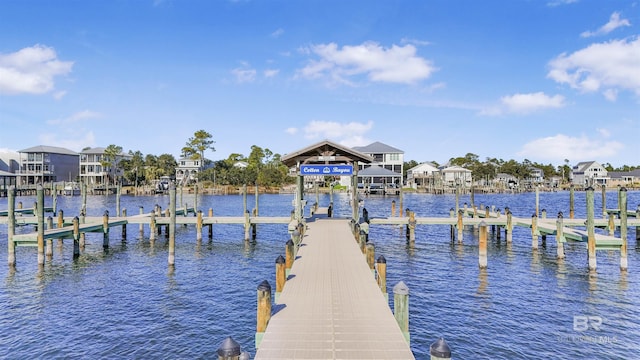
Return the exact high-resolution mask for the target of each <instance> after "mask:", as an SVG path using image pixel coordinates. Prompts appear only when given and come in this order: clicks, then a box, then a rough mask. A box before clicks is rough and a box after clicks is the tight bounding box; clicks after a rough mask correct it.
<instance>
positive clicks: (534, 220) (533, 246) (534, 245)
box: [531, 214, 540, 250]
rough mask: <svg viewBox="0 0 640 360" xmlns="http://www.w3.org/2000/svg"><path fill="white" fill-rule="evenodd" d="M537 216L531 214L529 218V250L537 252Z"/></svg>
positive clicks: (538, 232) (538, 233)
mask: <svg viewBox="0 0 640 360" xmlns="http://www.w3.org/2000/svg"><path fill="white" fill-rule="evenodd" d="M538 235H540V231H538V215H536V214H533V215H532V216H531V249H533V250H538Z"/></svg>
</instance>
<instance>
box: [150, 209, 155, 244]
mask: <svg viewBox="0 0 640 360" xmlns="http://www.w3.org/2000/svg"><path fill="white" fill-rule="evenodd" d="M155 239H156V212H155V211H153V210H151V216H149V241H153V240H155Z"/></svg>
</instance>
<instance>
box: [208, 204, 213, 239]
mask: <svg viewBox="0 0 640 360" xmlns="http://www.w3.org/2000/svg"><path fill="white" fill-rule="evenodd" d="M209 217H210V218H212V217H213V209H212V208H209ZM209 239H213V221H212V222H211V224H209Z"/></svg>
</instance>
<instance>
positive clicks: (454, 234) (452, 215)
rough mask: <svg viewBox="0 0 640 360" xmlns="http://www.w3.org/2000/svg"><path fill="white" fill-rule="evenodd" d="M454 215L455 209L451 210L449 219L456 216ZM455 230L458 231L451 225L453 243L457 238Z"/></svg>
mask: <svg viewBox="0 0 640 360" xmlns="http://www.w3.org/2000/svg"><path fill="white" fill-rule="evenodd" d="M454 214H455V212H454V209H453V208H451V209H449V217H450V218H453V217H454V216H455V215H454ZM455 229H456V227H455V225H451V234H450V237H451V242H453V241H454V240H455V238H456V230H455Z"/></svg>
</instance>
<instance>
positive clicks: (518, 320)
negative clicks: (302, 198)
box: [0, 192, 640, 359]
mask: <svg viewBox="0 0 640 360" xmlns="http://www.w3.org/2000/svg"><path fill="white" fill-rule="evenodd" d="M192 196H193V195H190V197H189V196H186V195H185V196H184V202H186V203H190V204H192V203H193V198H192ZM292 199H293V196H292V195H260V197H259V200H260V214H261V215H265V216H269V215H271V216H288V214H289V213H290V210H291V200H292ZM307 199H308V200H309V202H311V203H313V202H314V201H315V194H310V195H308V196H307ZM394 199H396V201H397V198H394V197H369V198H366V199H365V201H364V205H365V207H366V208H367V210H368V211H369V215H370V217H379V216H388V215H389V214H390V209H391V201H392V200H394ZM18 201H22V202H23V203H24V204H25V206H26V207H28V206H30V205H28V204H32V203H33V202H34V198H32V197H21V198H18ZM80 201H81V200H80V197H59V198H58V208H59V209H63V210H64V211H65V214H67V216H73V215H76V214H77V212H78V209H79V208H80ZM168 201H169V200H168V197H167V196H150V197H123V198H122V199H121V202H122V207H123V208H127V209H128V211H129V214H137V213H138V211H139V210H138V209H139V206H144V209H145V212H146V211H149V210H151V209H152V207H153V205H155V204H159V205H161V206H162V207H163V208H166V207H167V206H168ZM328 202H329V197H328V195H321V196H320V205H321V206H326V205H327V204H328ZM463 202H470V200H469V198H468V196H467V197H462V198H461V203H463ZM475 202H476V204H480V203H482V204H485V205H495V206H497V207H498V208H501V209H503V208H504V207H505V206H509V207H510V208H511V210H512V212H513V213H514V215H516V216H523V217H529V216H531V214H533V212H534V211H535V194H518V195H476V197H475ZM595 202H596V214H600V209H601V204H600V193H599V192H598V193H596V196H595ZM45 203H46V204H47V205H50V204H51V198H47V199H46V201H45ZM198 203H199V208H200V209H203V210H205V213H206V210H207V209H209V208H213V209H214V213H215V214H216V215H232V216H238V215H241V214H242V211H243V205H242V197H241V196H234V195H229V196H200V197H199V200H198ZM248 203H249V208H253V206H254V204H255V200H254V197H253V196H249V197H248ZM628 203H629V208H631V209H635V207H636V206H637V205H638V204H640V192H629V193H628ZM607 205H608V206H607V207H609V208H611V207H615V206H617V193H616V192H610V193H607ZM334 206H335V215H337V216H345V217H346V216H348V215H349V214H350V210H349V206H348V199H347V197H346V195H344V194H340V195H335V198H334ZM454 206H455V197H454V196H447V195H438V196H434V195H419V194H413V195H405V199H404V207H408V208H410V209H412V210H414V211H415V212H416V213H417V216H441V217H446V216H449V209H450V208H451V207H454ZM88 207H89V208H88V214H89V215H93V216H98V215H101V214H102V213H103V212H104V210H110V212H111V213H112V214H114V213H115V197H113V196H111V197H104V196H94V197H91V196H90V197H89V199H88ZM6 208H7V204H6V199H1V200H0V209H6ZM540 208H541V209H542V208H544V209H546V210H547V212H548V214H549V217H555V214H557V212H558V211H563V212H565V214H568V211H569V194H568V193H567V192H559V193H541V194H540ZM585 212H586V209H585V200H584V193H578V192H577V193H576V217H584V216H585ZM597 216H598V215H597ZM402 230H403V227H399V226H380V225H374V226H372V227H371V230H370V239H371V241H372V242H374V243H375V244H376V254H377V255H379V254H382V255H384V256H385V257H386V258H387V265H388V270H387V271H388V273H387V277H388V287H389V288H391V287H393V285H394V284H396V283H397V282H398V281H400V280H402V281H404V282H405V283H406V284H407V285H408V286H409V288H410V292H411V293H410V294H411V295H410V330H411V340H412V342H411V347H412V350H413V352H414V354H415V355H416V358H418V359H425V358H428V352H429V345H430V344H431V343H432V342H433V341H434V340H436V339H437V338H438V337H440V336H443V337H444V338H445V339H446V340H447V342H448V343H449V345H450V347H451V349H452V352H453V358H455V359H489V358H491V359H538V358H545V359H587V358H598V359H632V358H640V325H639V324H638V321H637V319H639V318H640V268H639V266H638V264H640V251H639V247H638V246H637V244H636V241H635V229H630V231H629V235H628V237H629V239H630V241H629V272H628V274H626V275H625V276H623V275H621V273H620V270H619V255H618V252H608V251H599V252H598V273H597V276H589V274H588V271H587V270H586V265H587V263H586V256H587V255H586V248H585V245H584V244H577V243H568V244H566V245H565V249H566V255H567V258H566V260H565V261H564V262H561V263H558V261H557V260H556V258H555V254H556V248H555V239H554V238H553V237H549V239H548V240H547V245H546V247H544V246H541V247H540V249H539V251H538V252H537V253H533V252H532V250H531V240H530V239H531V238H530V230H528V229H524V228H516V229H515V230H514V238H513V239H514V241H513V244H512V245H510V246H507V245H506V243H505V240H504V239H505V236H504V235H503V236H502V240H501V241H497V240H496V239H495V238H492V239H491V240H490V241H489V258H488V262H489V267H488V269H487V270H486V271H480V270H479V269H478V257H477V250H478V249H477V238H475V237H473V234H472V232H471V231H466V232H465V234H464V244H463V245H462V246H461V245H458V244H457V242H456V243H454V244H452V243H451V242H450V239H449V227H448V226H418V228H417V231H416V242H415V246H414V247H409V246H408V245H407V243H406V240H405V237H404V233H403V231H402ZM18 231H19V232H24V231H33V227H31V226H25V227H21V228H19V229H18ZM203 232H204V239H203V241H202V242H200V243H197V242H196V240H195V237H196V236H195V228H194V227H182V226H178V229H177V235H176V268H175V271H174V272H169V271H168V267H167V240H166V239H165V238H164V234H163V235H162V236H161V237H160V238H159V239H157V240H156V241H155V243H154V244H150V242H149V239H148V236H149V233H148V229H147V227H146V226H145V231H144V235H143V236H142V237H141V236H140V234H139V232H138V225H129V227H128V237H127V239H126V241H123V239H122V238H121V234H120V231H119V230H117V229H115V228H114V229H113V230H112V232H111V236H110V245H111V247H110V248H109V249H108V251H105V250H103V248H102V235H101V234H88V235H87V246H86V249H85V251H84V253H83V255H82V256H81V257H80V258H79V259H77V260H76V261H74V260H73V258H72V253H73V249H72V245H73V244H72V241H68V240H67V241H65V242H64V244H62V245H59V244H58V243H57V242H56V241H54V256H53V259H52V260H51V261H48V262H47V263H46V265H45V268H44V270H43V271H39V270H38V267H37V264H36V250H35V248H18V249H17V254H16V256H17V261H18V264H17V268H16V269H17V270H16V271H15V272H11V271H9V268H8V267H7V266H6V265H3V264H6V258H7V253H6V252H7V247H6V239H7V228H6V225H0V259H1V260H2V263H0V279H1V280H2V283H1V285H0V304H1V306H2V308H1V309H2V311H0V358H6V359H35V358H46V359H52V358H82V359H96V358H109V359H122V358H126V359H133V358H135V359H147V358H150V359H214V358H216V355H215V352H216V350H217V348H218V346H219V345H220V342H221V341H222V340H223V339H224V338H225V337H227V336H233V338H234V339H236V340H237V341H238V342H239V343H240V344H241V345H242V348H243V350H245V351H249V352H250V353H251V354H252V355H253V354H255V350H254V349H253V340H254V331H255V301H256V299H255V297H256V286H257V285H258V284H259V283H260V282H261V281H263V280H264V279H267V280H269V282H270V283H271V284H274V283H275V274H274V269H275V265H274V261H275V259H276V257H277V256H278V255H283V254H284V243H285V241H286V240H287V239H288V234H287V229H286V226H285V225H260V226H259V228H258V237H257V239H256V241H255V242H252V243H245V242H244V241H243V237H244V230H243V229H242V227H241V226H238V225H218V226H214V234H213V240H212V241H210V240H209V239H208V238H207V230H206V229H205V230H204V231H203ZM377 255H376V256H377ZM390 297H391V299H392V298H393V296H390ZM575 316H577V317H578V318H577V319H578V320H577V321H578V322H577V323H576V324H577V325H576V327H577V330H574V317H575ZM583 316H591V317H593V318H592V319H593V321H597V320H598V318H599V319H601V320H602V323H601V325H600V326H599V330H595V329H593V328H589V329H588V330H586V331H578V330H583V329H584V328H585V325H584V324H585V323H584V322H581V321H582V319H584V318H582V317H583ZM596 317H598V318H596ZM596 325H597V324H596Z"/></svg>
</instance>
